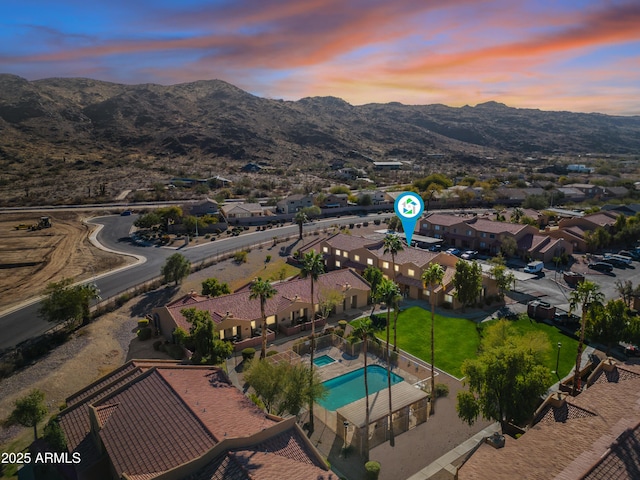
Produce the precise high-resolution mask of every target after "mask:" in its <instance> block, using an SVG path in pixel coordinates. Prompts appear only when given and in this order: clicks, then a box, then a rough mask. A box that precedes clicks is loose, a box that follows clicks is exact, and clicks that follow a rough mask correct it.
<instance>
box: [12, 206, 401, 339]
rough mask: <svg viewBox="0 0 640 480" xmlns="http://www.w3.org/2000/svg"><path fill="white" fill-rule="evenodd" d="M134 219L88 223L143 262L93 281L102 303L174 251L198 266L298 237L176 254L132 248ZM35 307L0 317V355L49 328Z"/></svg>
mask: <svg viewBox="0 0 640 480" xmlns="http://www.w3.org/2000/svg"><path fill="white" fill-rule="evenodd" d="M389 216H391V214H381V215H379V214H378V215H369V216H367V217H342V218H329V219H322V220H318V221H316V222H314V223H313V224H310V225H308V226H306V227H305V232H307V231H313V230H318V229H322V228H325V227H328V226H331V225H335V224H339V225H342V224H348V223H358V222H362V221H364V220H366V221H373V220H375V219H376V218H385V217H389ZM136 218H137V217H136V216H135V215H132V216H128V217H121V216H119V215H118V216H106V217H99V218H94V219H93V220H92V221H91V223H94V224H99V225H103V226H104V227H103V228H102V229H101V230H100V231H99V232H98V235H97V241H98V242H99V243H100V244H102V245H103V246H104V247H106V248H107V249H110V250H114V251H117V252H122V253H126V254H131V255H135V256H138V257H143V260H142V261H141V262H139V263H137V264H135V265H132V266H129V267H126V268H124V269H118V270H115V271H113V272H108V273H105V274H101V275H98V276H97V277H96V279H95V283H96V285H97V286H98V288H99V289H100V295H101V296H102V298H104V299H107V298H111V297H114V296H117V295H119V294H121V293H122V292H124V291H125V290H127V289H128V288H131V287H134V286H136V285H138V284H140V283H143V282H145V281H146V280H150V279H152V278H154V277H157V276H158V275H160V269H161V267H162V265H163V264H164V262H165V261H166V259H167V257H169V256H170V255H172V254H174V253H176V251H179V252H180V253H182V254H183V255H184V256H185V257H187V258H188V259H189V260H190V261H191V263H198V262H201V261H203V260H205V259H207V258H209V257H212V256H216V255H219V254H222V253H226V252H230V251H235V250H240V249H242V248H245V247H248V246H253V245H256V244H258V243H262V242H271V241H272V240H273V237H274V236H278V237H287V236H291V237H294V236H297V235H298V226H297V225H286V226H283V227H277V228H272V229H268V230H264V231H259V232H252V233H248V234H243V235H240V236H238V237H229V238H224V239H218V240H216V241H215V242H208V243H206V244H203V245H197V246H193V247H185V248H182V249H177V250H176V249H175V248H167V247H145V246H140V245H136V244H134V243H132V242H131V241H130V240H129V232H130V230H131V227H132V225H133V222H134V221H135V219H136ZM381 228H384V227H381ZM39 307H40V302H39V301H34V302H32V303H31V304H28V305H26V306H24V307H23V308H19V309H14V310H13V311H10V312H9V313H6V314H4V315H2V316H0V332H2V335H1V336H0V351H2V350H4V349H7V348H11V347H14V346H15V345H18V344H19V343H21V342H23V341H25V340H29V339H31V338H33V337H36V336H38V335H41V334H43V333H44V332H46V331H47V330H48V329H50V328H51V327H52V324H51V323H49V322H47V321H45V320H44V319H42V318H40V317H39V315H38V309H39Z"/></svg>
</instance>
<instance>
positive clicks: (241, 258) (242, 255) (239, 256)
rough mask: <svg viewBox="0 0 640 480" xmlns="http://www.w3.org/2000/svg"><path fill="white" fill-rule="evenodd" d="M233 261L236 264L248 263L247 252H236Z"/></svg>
mask: <svg viewBox="0 0 640 480" xmlns="http://www.w3.org/2000/svg"><path fill="white" fill-rule="evenodd" d="M233 261H234V262H236V263H247V252H246V251H244V250H243V251H241V252H236V253H235V255H234V256H233Z"/></svg>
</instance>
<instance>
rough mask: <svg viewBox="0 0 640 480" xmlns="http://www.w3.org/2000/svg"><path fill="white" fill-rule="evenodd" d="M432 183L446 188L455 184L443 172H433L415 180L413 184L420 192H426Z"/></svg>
mask: <svg viewBox="0 0 640 480" xmlns="http://www.w3.org/2000/svg"><path fill="white" fill-rule="evenodd" d="M432 184H436V185H439V186H440V187H441V188H443V189H444V188H449V187H451V186H453V181H452V180H451V179H450V178H449V177H447V176H445V175H443V174H441V173H432V174H431V175H428V176H426V177H424V178H421V179H419V180H416V181H414V182H413V186H414V187H416V188H417V189H418V191H419V192H424V191H425V190H427V189H428V188H429V186H431V185H432Z"/></svg>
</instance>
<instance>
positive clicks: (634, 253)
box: [629, 250, 640, 261]
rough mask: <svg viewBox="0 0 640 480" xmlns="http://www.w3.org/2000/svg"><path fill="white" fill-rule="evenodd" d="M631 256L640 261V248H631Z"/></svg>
mask: <svg viewBox="0 0 640 480" xmlns="http://www.w3.org/2000/svg"><path fill="white" fill-rule="evenodd" d="M629 256H630V257H631V258H633V259H634V260H636V261H640V250H631V251H630V252H629Z"/></svg>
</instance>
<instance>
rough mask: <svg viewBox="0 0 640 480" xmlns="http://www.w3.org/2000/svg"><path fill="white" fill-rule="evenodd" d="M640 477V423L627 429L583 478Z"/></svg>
mask: <svg viewBox="0 0 640 480" xmlns="http://www.w3.org/2000/svg"><path fill="white" fill-rule="evenodd" d="M631 478H633V479H636V478H640V423H639V424H638V425H636V426H635V428H630V429H628V430H625V431H624V432H623V433H622V434H621V435H620V436H619V437H618V438H617V439H616V441H615V442H614V443H613V445H611V448H610V449H609V450H607V452H606V454H605V455H604V456H603V457H602V458H601V460H600V461H599V462H598V463H597V464H596V465H595V466H594V467H593V468H592V469H591V471H589V472H588V473H587V474H586V475H585V476H584V477H583V480H626V479H631Z"/></svg>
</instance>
